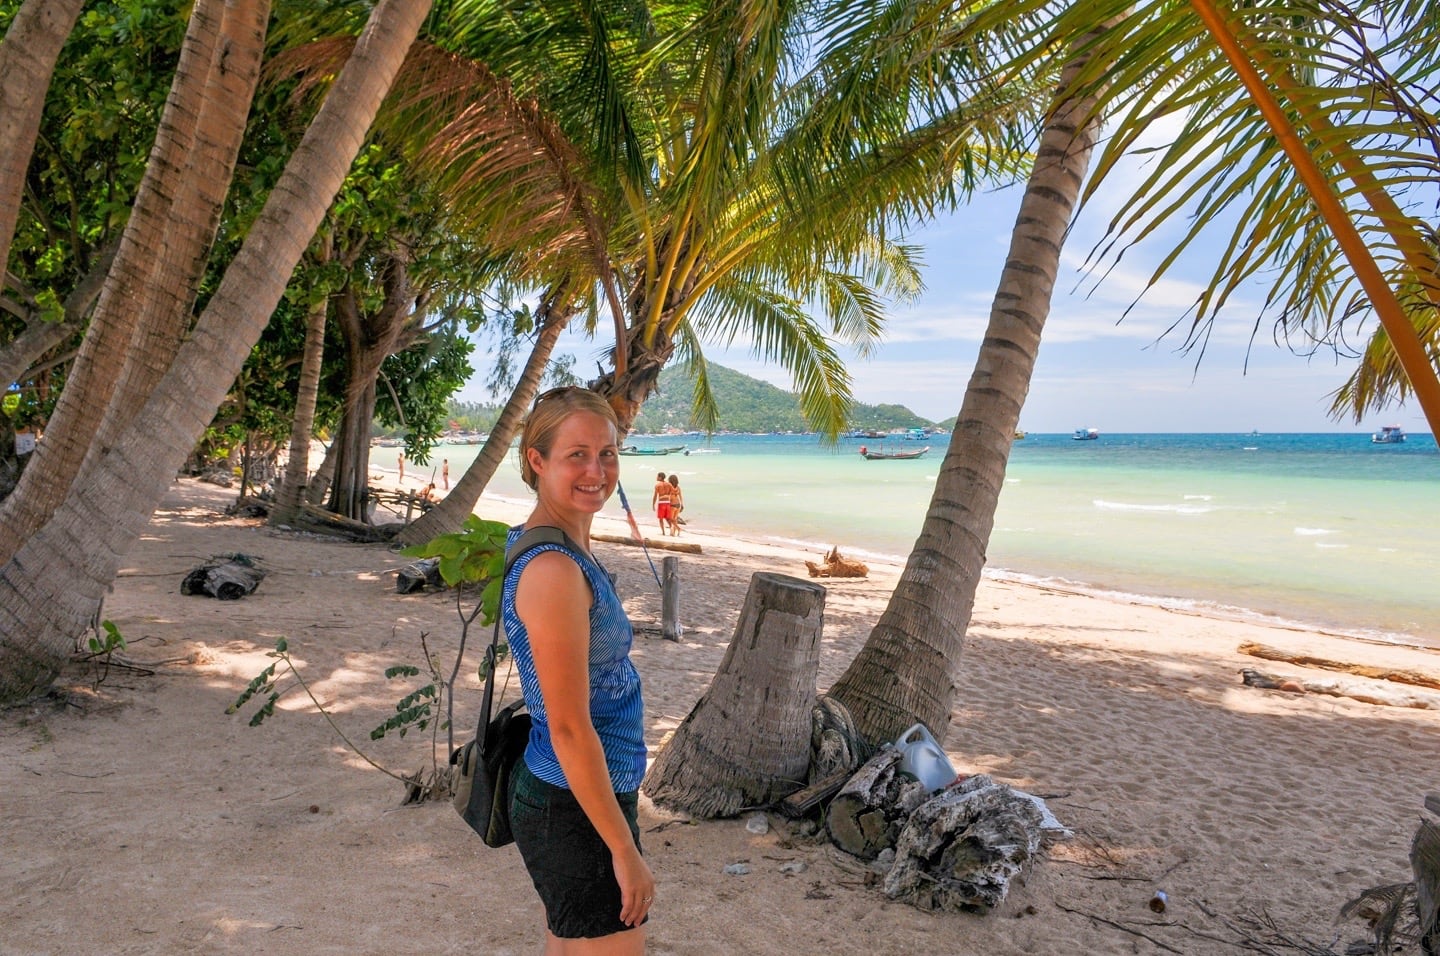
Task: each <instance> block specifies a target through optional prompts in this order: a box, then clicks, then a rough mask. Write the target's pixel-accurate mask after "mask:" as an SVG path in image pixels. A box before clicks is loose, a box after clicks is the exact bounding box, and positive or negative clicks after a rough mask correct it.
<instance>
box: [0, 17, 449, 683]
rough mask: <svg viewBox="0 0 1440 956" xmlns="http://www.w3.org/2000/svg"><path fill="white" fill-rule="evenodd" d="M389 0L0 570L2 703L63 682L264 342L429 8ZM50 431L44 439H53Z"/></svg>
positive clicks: (368, 25)
mask: <svg viewBox="0 0 1440 956" xmlns="http://www.w3.org/2000/svg"><path fill="white" fill-rule="evenodd" d="M430 6H431V4H430V3H429V2H427V0H381V2H380V3H378V4H377V5H376V6H375V8H374V10H373V11H372V13H371V15H370V21H369V23H368V24H367V25H366V28H365V32H364V34H362V36H361V38H360V40H359V42H358V43H357V44H356V46H355V52H354V54H353V55H352V56H351V58H350V60H349V62H347V63H346V65H345V68H344V70H342V71H341V74H340V76H339V77H338V78H337V79H336V81H335V84H334V86H333V87H332V88H331V91H330V93H329V95H328V96H327V97H326V100H325V103H324V105H323V106H322V107H321V109H320V112H319V114H318V115H317V116H316V118H315V120H314V122H312V123H311V124H310V128H309V129H308V130H307V131H306V133H305V138H304V139H303V140H302V141H301V144H300V146H299V148H298V149H297V150H296V151H295V153H294V155H292V156H291V158H290V161H289V163H287V165H286V168H285V172H284V174H283V175H282V176H281V177H280V181H279V182H278V183H277V184H276V186H275V189H274V190H273V191H272V193H271V195H270V197H269V199H268V200H267V201H266V204H265V208H264V209H263V210H262V211H261V213H260V216H259V218H258V219H257V220H256V221H255V224H254V225H253V226H252V227H251V230H250V234H249V235H248V236H247V237H246V240H245V243H244V245H243V246H242V247H241V249H240V253H239V254H238V255H237V256H236V258H235V260H234V261H233V262H232V263H231V265H230V268H229V269H227V270H226V273H225V277H224V278H223V279H222V280H221V282H220V285H219V287H218V288H217V289H216V291H215V295H214V296H213V297H212V298H211V300H210V303H209V304H208V305H207V306H206V308H205V311H204V312H203V313H202V314H201V316H200V319H199V321H198V323H197V324H196V326H195V329H194V331H193V332H192V334H191V335H190V336H189V337H188V338H187V339H186V341H185V343H184V344H183V345H182V346H181V348H180V351H179V354H178V355H177V357H176V361H175V362H174V364H173V365H172V366H171V368H170V369H169V371H167V372H166V373H165V375H164V377H163V378H162V380H161V382H160V384H159V386H158V387H157V388H156V389H155V390H154V392H153V393H152V394H151V396H150V399H149V400H148V401H147V402H146V403H145V406H144V408H143V409H141V410H140V412H139V414H137V415H134V416H132V417H131V424H130V425H129V427H128V428H127V429H126V430H125V431H124V433H123V434H122V435H121V436H120V439H119V440H118V441H117V442H116V443H115V445H114V446H113V447H112V448H111V449H110V455H109V456H107V457H105V458H104V459H102V460H99V461H98V462H96V464H95V465H94V467H90V468H87V470H86V475H85V476H84V477H85V480H84V481H79V482H76V484H75V486H74V487H73V488H72V490H71V492H70V493H69V494H68V495H67V496H66V498H65V501H64V503H63V504H62V505H61V507H59V508H57V509H56V510H55V513H54V515H53V517H52V518H51V520H50V521H49V522H48V523H46V525H45V526H44V527H42V528H41V529H40V530H39V531H37V532H36V533H35V534H34V535H32V536H31V537H30V538H29V539H28V540H26V541H25V543H24V544H23V545H22V546H21V548H20V549H19V551H18V552H17V553H16V555H15V557H14V558H12V559H11V560H10V561H8V562H7V563H6V564H5V565H4V566H3V567H0V701H14V700H19V699H23V698H25V697H26V696H28V695H29V694H31V693H34V692H35V691H36V690H39V689H43V688H44V687H46V686H48V684H49V683H50V682H51V681H52V680H53V679H54V676H55V675H56V674H57V673H58V672H59V669H60V667H61V666H62V665H63V663H64V662H65V660H66V659H67V658H68V656H69V654H70V652H71V650H72V649H73V647H74V642H75V640H76V638H77V636H79V635H80V633H81V632H82V630H83V628H85V626H86V624H87V622H89V621H90V620H91V619H93V618H95V617H96V616H97V615H98V613H99V612H98V609H99V607H100V604H101V600H102V598H103V596H104V593H105V589H106V588H107V587H108V586H109V585H110V583H111V581H113V580H114V577H115V572H116V570H117V569H118V567H119V565H120V562H121V560H122V559H123V557H124V555H125V554H126V553H127V552H128V551H129V550H130V548H131V547H132V546H133V544H134V542H135V539H136V537H138V535H139V534H140V532H141V530H142V529H143V528H144V526H145V522H146V521H147V520H148V519H149V516H150V515H151V514H152V513H153V511H154V509H155V507H156V505H157V504H158V503H159V502H160V500H161V498H162V497H163V496H164V494H165V490H166V489H167V488H168V487H169V485H170V482H171V480H172V479H173V478H174V475H175V471H176V469H177V468H178V467H179V466H180V464H181V463H182V462H183V461H184V460H185V456H186V454H188V452H189V450H190V448H191V447H192V446H193V445H194V443H195V441H196V439H197V438H198V437H199V436H200V434H201V433H202V432H203V431H204V429H205V426H206V424H207V423H208V422H209V421H210V419H211V418H212V417H213V415H214V413H215V409H216V408H218V407H219V405H220V401H221V400H222V399H223V398H224V396H225V392H226V390H227V389H228V388H229V386H230V383H231V382H233V381H234V380H235V376H236V375H237V374H238V373H239V371H240V369H241V367H242V366H243V365H244V363H245V358H246V357H247V356H248V355H249V352H250V349H251V347H252V346H253V344H254V343H255V342H256V341H257V340H258V339H259V337H260V333H261V332H262V331H263V330H264V327H265V324H266V322H268V321H269V318H270V314H271V313H272V312H273V311H274V309H275V306H276V304H277V303H278V302H279V301H280V296H281V295H282V294H283V293H284V291H285V285H286V283H287V281H288V280H289V277H290V274H291V273H292V272H293V271H294V268H295V265H296V263H298V262H299V261H300V256H301V255H302V254H303V252H304V250H305V246H306V245H307V244H308V243H309V242H310V239H311V237H313V236H314V235H315V230H316V229H317V228H318V227H319V225H320V223H321V221H322V220H323V218H324V215H325V211H326V209H327V208H328V207H329V205H330V203H331V201H332V200H333V198H334V196H335V193H336V191H337V190H338V189H339V187H340V184H341V182H342V181H343V180H344V177H345V174H346V171H347V170H348V168H349V166H350V163H351V162H352V161H353V160H354V158H355V155H356V154H357V153H358V152H359V149H360V145H361V143H362V142H363V141H364V138H365V135H366V132H367V131H368V129H369V127H370V123H371V122H372V121H373V120H374V118H375V114H376V112H377V111H378V110H379V108H380V102H381V100H382V99H383V98H384V96H385V93H386V91H387V90H389V88H390V84H391V83H392V82H393V81H394V78H395V74H396V73H397V72H398V70H399V68H400V65H401V63H402V62H403V61H404V59H405V54H406V51H407V50H408V49H409V48H410V45H411V44H412V43H413V42H414V40H415V37H416V35H417V34H418V33H419V30H420V26H421V24H422V23H423V22H424V20H425V17H426V15H427V14H428V13H429V10H430ZM47 440H48V439H47Z"/></svg>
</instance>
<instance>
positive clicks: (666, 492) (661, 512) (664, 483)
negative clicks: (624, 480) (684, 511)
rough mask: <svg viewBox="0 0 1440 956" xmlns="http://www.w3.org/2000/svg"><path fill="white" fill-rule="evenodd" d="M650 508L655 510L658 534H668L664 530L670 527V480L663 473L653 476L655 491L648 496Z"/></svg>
mask: <svg viewBox="0 0 1440 956" xmlns="http://www.w3.org/2000/svg"><path fill="white" fill-rule="evenodd" d="M650 507H652V508H654V509H655V519H656V520H657V521H659V522H660V533H661V534H662V535H663V534H669V533H670V532H668V531H666V530H665V529H666V528H667V527H669V525H670V480H669V479H668V478H666V477H665V472H663V471H662V472H660V473H659V474H657V475H656V476H655V491H654V492H653V493H652V494H651V495H650Z"/></svg>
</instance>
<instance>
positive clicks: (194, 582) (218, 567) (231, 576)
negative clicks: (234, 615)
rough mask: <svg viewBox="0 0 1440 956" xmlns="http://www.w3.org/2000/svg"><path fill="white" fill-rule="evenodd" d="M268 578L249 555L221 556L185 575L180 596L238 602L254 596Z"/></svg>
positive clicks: (181, 583)
mask: <svg viewBox="0 0 1440 956" xmlns="http://www.w3.org/2000/svg"><path fill="white" fill-rule="evenodd" d="M264 579H265V572H264V571H262V570H261V569H260V568H259V567H257V566H256V564H255V559H254V558H252V557H250V556H249V555H245V554H227V555H220V556H217V557H216V558H212V559H211V560H210V561H209V562H208V563H206V564H202V565H200V566H199V567H198V568H195V569H194V570H192V571H191V572H190V573H189V574H187V575H185V578H184V579H183V580H182V581H181V582H180V593H181V594H199V595H204V596H207V597H213V598H215V599H216V600H219V601H238V600H240V599H241V598H243V597H244V596H245V595H247V594H251V593H253V592H254V591H255V589H256V588H257V587H259V586H260V582H261V581H263V580H264Z"/></svg>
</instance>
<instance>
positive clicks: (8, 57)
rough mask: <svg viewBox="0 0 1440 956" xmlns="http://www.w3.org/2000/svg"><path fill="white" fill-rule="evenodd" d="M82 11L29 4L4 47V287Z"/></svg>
mask: <svg viewBox="0 0 1440 956" xmlns="http://www.w3.org/2000/svg"><path fill="white" fill-rule="evenodd" d="M81 6H83V0H25V2H24V3H23V4H21V5H20V9H19V10H17V11H16V12H15V19H14V20H12V21H10V30H9V32H8V33H6V35H5V40H4V42H3V43H0V76H3V77H5V82H4V83H0V285H4V282H3V280H4V277H5V263H7V262H9V261H10V243H11V241H12V240H13V239H14V238H15V223H16V222H17V221H19V218H20V199H21V197H22V196H23V195H24V192H25V169H26V167H28V166H29V165H30V154H31V153H32V152H33V151H34V149H35V137H36V136H38V135H39V134H40V117H41V115H42V114H43V113H44V111H45V94H46V92H47V91H48V90H49V89H50V77H51V76H53V75H54V73H55V61H56V60H58V59H59V58H60V51H61V49H63V48H64V46H65V40H66V39H67V38H69V36H70V31H71V30H73V29H75V20H76V19H77V18H78V17H79V16H80V8H81ZM3 381H5V382H6V384H9V382H11V381H13V379H4V380H3Z"/></svg>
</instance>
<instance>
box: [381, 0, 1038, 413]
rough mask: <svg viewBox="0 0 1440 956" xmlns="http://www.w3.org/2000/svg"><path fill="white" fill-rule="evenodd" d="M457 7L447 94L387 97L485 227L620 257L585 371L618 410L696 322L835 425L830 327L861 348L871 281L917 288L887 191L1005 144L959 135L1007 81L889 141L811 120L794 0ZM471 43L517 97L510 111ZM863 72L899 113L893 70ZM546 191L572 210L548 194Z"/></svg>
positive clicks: (812, 101) (600, 270) (899, 195)
mask: <svg viewBox="0 0 1440 956" xmlns="http://www.w3.org/2000/svg"><path fill="white" fill-rule="evenodd" d="M455 13H456V16H457V18H460V19H463V21H464V22H465V23H468V24H471V26H470V28H469V29H468V30H465V31H462V32H460V33H459V34H458V35H457V36H456V37H454V38H453V39H452V40H450V41H449V42H450V44H451V45H452V46H453V47H454V48H455V49H457V50H460V51H461V52H463V53H464V54H465V56H464V58H463V59H462V58H458V57H457V59H456V60H455V61H454V70H453V72H452V73H451V74H450V77H451V78H450V79H448V80H447V81H445V82H435V81H434V80H433V77H432V83H433V85H434V87H435V88H436V89H438V90H440V91H441V92H430V91H427V90H424V89H420V88H417V89H416V92H415V94H414V95H413V97H411V98H410V99H409V100H408V101H407V100H404V98H402V102H406V105H407V106H408V108H409V113H408V117H407V118H408V119H410V120H411V122H410V124H409V126H408V129H409V132H410V135H411V137H412V138H414V139H424V140H427V141H428V145H427V147H426V150H425V153H424V156H427V157H430V158H432V161H435V162H436V163H437V165H439V164H443V166H444V168H445V170H446V175H445V178H444V180H443V182H444V185H445V186H446V188H448V189H450V190H451V191H452V195H454V196H456V197H457V201H459V202H460V203H462V204H463V206H464V207H465V208H466V209H470V210H474V211H475V213H474V214H475V215H476V216H477V217H484V216H490V217H491V218H490V220H489V221H488V222H487V223H486V224H487V225H488V227H489V228H488V234H489V235H491V236H492V241H496V242H499V241H507V240H508V241H512V242H513V241H515V239H522V240H523V242H524V243H525V244H526V246H527V247H528V248H532V249H534V248H543V249H545V250H546V251H547V252H553V251H555V250H560V249H566V250H570V251H571V256H572V260H573V261H574V262H575V264H576V265H575V268H576V269H580V268H586V267H587V266H588V267H589V268H590V269H591V270H592V271H591V273H590V274H591V275H592V276H593V277H594V279H595V280H596V281H600V282H602V284H603V283H604V282H605V280H606V279H607V278H608V275H609V274H610V273H612V272H613V274H614V275H615V276H616V277H617V282H618V285H619V286H620V288H621V289H622V290H623V303H617V302H616V298H619V297H616V296H607V298H608V300H609V304H610V310H611V312H612V318H613V319H614V321H615V323H616V326H617V328H616V341H617V347H616V349H615V351H614V352H613V353H612V355H611V360H612V367H611V368H610V369H609V370H608V371H607V372H606V373H605V374H603V375H602V376H601V377H600V379H599V380H597V381H596V382H595V383H593V386H592V387H594V388H596V389H597V390H599V391H601V392H602V393H603V394H606V395H607V396H608V397H609V398H610V400H611V402H612V404H613V405H614V406H615V407H616V409H617V413H618V414H619V417H620V420H621V424H622V426H624V427H626V428H627V429H628V427H629V425H630V423H631V422H632V421H633V419H634V416H635V414H636V412H637V411H638V409H639V407H640V404H641V403H642V402H643V401H644V399H645V398H646V396H648V395H649V394H650V392H651V391H652V390H653V389H654V387H655V382H656V379H657V377H658V375H659V371H660V369H661V368H662V367H663V366H664V365H665V364H666V363H667V362H668V361H670V360H671V359H672V357H674V356H676V355H677V354H678V355H680V356H681V357H683V358H687V359H689V360H691V361H692V362H693V363H694V364H695V365H696V366H697V367H699V368H703V357H702V354H701V352H700V348H701V345H702V343H703V342H705V341H722V342H732V341H734V340H735V339H737V338H748V339H749V340H750V341H751V342H752V343H753V344H754V347H755V349H756V351H757V352H759V353H760V354H762V355H764V356H766V357H768V358H772V359H775V360H778V361H780V362H781V363H782V364H784V365H785V366H786V367H787V368H789V370H790V371H791V373H792V375H793V377H794V380H795V385H796V390H797V391H798V393H799V394H800V397H801V401H802V407H803V408H804V409H805V411H806V413H807V415H808V417H809V418H810V420H811V421H812V422H813V423H815V424H816V425H817V426H819V427H820V428H822V429H823V430H825V431H828V432H830V433H831V434H834V433H836V432H838V431H839V430H840V429H841V428H842V427H843V426H844V424H845V414H846V410H847V405H848V389H849V384H848V383H849V380H848V375H847V374H846V372H845V370H844V366H843V363H842V362H841V361H840V359H839V356H838V354H837V353H836V351H835V349H834V346H833V344H832V339H831V337H832V336H833V337H838V338H840V339H842V340H845V341H849V342H852V343H854V344H856V345H857V346H858V347H859V348H861V349H862V351H863V350H864V349H865V348H867V347H868V346H869V345H870V344H872V343H873V342H874V341H875V338H876V336H877V335H878V334H879V331H880V328H881V324H882V321H883V315H884V308H883V303H882V301H881V296H882V295H886V294H888V295H892V296H905V295H911V294H914V293H915V292H916V291H918V281H917V276H916V273H915V271H914V267H913V263H912V261H911V258H910V250H908V249H906V248H904V247H902V246H899V245H897V244H896V243H894V242H893V241H892V240H890V239H889V238H888V237H887V235H886V232H887V227H890V226H893V225H894V223H895V222H896V220H897V218H898V213H897V212H896V210H901V209H907V208H911V204H916V203H917V200H916V199H915V197H917V196H926V197H927V198H926V200H925V201H927V202H932V203H933V201H934V199H933V194H934V193H936V192H937V191H943V190H945V189H946V187H947V186H948V184H949V182H950V178H951V176H952V175H954V174H955V173H956V172H957V170H969V171H972V172H974V176H975V178H978V177H979V175H981V174H982V173H986V172H988V171H990V170H992V169H993V168H995V166H997V165H999V164H1000V163H1003V162H1004V161H1005V160H1007V159H1009V158H1010V156H1009V154H1007V153H1005V152H1003V151H999V150H996V151H993V152H992V151H987V150H984V149H982V148H981V146H982V145H984V144H983V143H982V142H981V140H982V136H980V135H974V136H973V137H971V138H969V139H967V136H966V135H965V134H966V133H973V131H976V130H981V131H983V130H985V129H986V127H987V126H988V125H989V124H992V123H993V121H994V117H995V115H996V114H997V113H999V112H1003V111H1005V110H1010V111H1020V110H1023V109H1024V108H1025V107H1024V105H1023V104H1024V102H1025V101H1024V100H1023V97H1022V95H1021V94H1022V93H1023V90H1021V89H1019V88H1012V99H1011V100H1009V101H1005V100H1004V97H1003V96H1002V95H999V94H996V95H995V96H994V100H995V103H997V104H1001V105H995V104H985V108H984V109H981V108H977V104H976V103H975V102H974V101H969V102H965V103H963V104H958V103H957V104H949V106H950V108H949V109H948V110H947V111H945V112H943V113H941V114H940V115H938V116H929V117H926V118H925V120H926V122H924V123H922V124H920V125H919V126H918V127H917V126H915V125H913V124H912V125H911V126H909V127H907V128H905V129H904V130H903V135H900V134H897V135H892V136H890V137H889V138H888V139H885V140H884V141H880V140H878V139H876V138H873V137H872V138H869V139H867V138H866V137H863V136H861V135H859V134H858V133H850V134H847V133H846V131H845V130H843V129H841V128H834V127H831V128H822V124H824V123H826V122H827V121H828V119H829V116H828V114H825V113H820V112H816V111H815V110H814V109H813V107H814V106H815V105H816V104H817V102H818V101H819V97H820V94H821V93H825V92H827V88H826V79H827V76H826V72H825V70H824V69H822V68H819V67H816V68H814V69H811V70H808V71H802V70H800V69H799V62H798V61H799V51H800V49H801V48H802V46H803V44H804V42H805V41H806V40H807V33H808V31H809V30H811V29H812V27H811V25H810V24H809V23H808V21H807V20H806V18H805V16H804V15H803V13H802V11H801V10H800V9H799V8H798V7H794V6H791V5H789V4H776V5H773V6H762V7H756V6H753V5H748V4H741V3H722V4H720V5H718V6H714V5H711V4H708V3H706V4H698V3H697V4H694V5H687V4H679V5H668V6H666V7H664V8H663V9H660V8H658V7H657V8H655V9H652V10H650V11H648V14H647V16H644V17H635V18H633V19H632V20H631V21H629V22H630V23H632V24H633V23H636V22H638V23H641V24H643V26H644V28H643V29H638V30H637V29H635V28H633V27H627V26H625V24H624V22H622V21H619V20H618V18H614V17H612V19H609V20H607V19H605V18H604V17H603V16H601V15H600V14H598V13H597V10H596V8H594V7H591V6H588V5H584V4H577V5H575V6H574V7H573V8H572V7H571V6H570V5H568V4H566V3H564V2H557V3H554V4H546V5H543V7H537V6H536V5H526V6H525V7H524V8H523V9H521V8H519V7H517V8H516V9H509V8H502V7H498V6H497V5H495V4H494V3H493V2H491V0H460V2H459V3H457V5H456V8H455ZM521 47H523V49H524V50H525V51H526V52H527V55H526V56H523V57H522V56H520V55H519V54H518V53H517V52H516V50H518V49H520V48H521ZM480 60H483V61H484V62H486V63H489V64H491V65H492V66H493V67H494V70H495V71H496V72H502V73H503V75H504V77H505V83H504V84H502V85H501V86H500V87H499V88H500V89H502V90H505V91H508V90H510V89H513V91H514V93H515V94H516V95H517V96H518V97H524V99H521V100H519V101H518V102H516V103H514V104H513V105H510V106H508V107H507V109H508V110H509V114H508V115H506V113H505V112H504V111H503V110H502V109H500V108H499V107H500V106H501V105H502V104H500V103H499V102H497V98H496V97H495V95H494V93H493V91H494V90H495V89H496V84H495V81H493V80H490V79H488V77H490V76H493V74H492V73H490V71H488V70H484V69H483V68H481V67H480V66H478V64H477V61H480ZM572 70H579V71H584V72H583V73H582V75H581V76H580V78H578V79H577V78H576V77H575V74H574V73H573V72H571V71H572ZM465 71H470V75H472V76H473V77H474V79H473V80H469V81H467V80H464V79H462V78H461V77H462V76H463V75H464V73H465ZM467 90H474V92H473V93H470V94H469V100H468V102H467V101H466V100H465V97H466V91H467ZM897 91H900V92H898V93H897ZM851 92H859V91H856V90H852V91H851ZM863 92H865V93H866V94H868V95H869V96H870V97H871V99H872V100H873V99H876V98H877V92H878V94H879V95H888V96H889V97H890V98H891V99H892V100H894V101H895V102H894V103H892V104H891V106H890V107H889V112H890V113H891V114H899V115H903V113H904V107H905V105H906V98H905V97H904V96H903V95H902V94H903V87H897V86H893V85H892V86H889V87H883V88H882V86H881V85H880V84H879V83H876V84H873V85H872V86H871V87H870V88H868V89H865V90H864V91H863ZM442 93H443V95H444V96H445V97H448V98H450V99H451V100H454V99H459V100H460V101H461V102H462V103H464V104H466V105H468V103H479V102H480V96H481V95H482V94H484V95H485V96H488V97H490V100H488V101H487V102H488V103H490V108H489V109H485V110H480V109H471V110H468V111H466V110H465V109H464V107H463V106H461V107H453V106H445V107H437V104H438V103H442V102H443V101H442ZM878 112H880V110H879V109H878V108H877V113H878ZM451 117H454V119H453V120H450V121H449V122H447V123H446V124H445V125H444V126H440V128H436V126H437V125H439V124H438V122H437V119H438V118H446V119H449V118H451ZM416 120H419V122H416ZM425 120H430V121H431V125H429V126H427V125H426V124H425V122H424V121H425ZM877 126H878V124H877ZM957 144H960V145H957ZM821 145H823V146H824V147H825V149H824V150H821V149H820V148H819V147H820V146H821ZM967 145H968V146H970V147H972V148H969V149H967V148H966V146H967ZM866 147H868V148H866ZM520 157H526V158H527V159H528V161H527V160H526V159H521V158H520ZM967 164H969V165H968V166H967ZM972 181H973V180H972ZM560 200H563V201H565V202H567V203H570V204H572V205H573V207H574V208H575V210H576V211H575V212H574V213H569V214H557V210H558V209H561V208H562V206H561V203H560ZM517 210H519V212H517ZM517 220H521V221H522V222H523V227H522V228H520V229H518V230H517V225H516V223H517ZM536 222H540V223H542V224H543V228H541V229H539V230H537V229H536V228H534V223H536ZM495 237H506V239H505V240H502V239H499V238H495ZM511 237H514V238H511ZM597 260H598V264H597ZM809 308H814V309H815V310H818V311H819V312H821V313H822V314H823V315H824V316H825V317H826V320H827V321H826V322H825V323H824V325H823V326H822V325H821V324H820V323H818V322H816V321H815V320H814V319H813V318H812V317H811V315H810V311H809ZM697 381H698V382H700V383H702V384H701V388H702V390H703V387H704V386H703V383H704V381H705V378H704V376H703V375H700V376H697ZM697 398H698V400H699V401H700V403H701V404H702V405H703V404H704V400H705V396H704V394H703V393H702V394H701V395H700V396H698V397H697Z"/></svg>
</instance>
